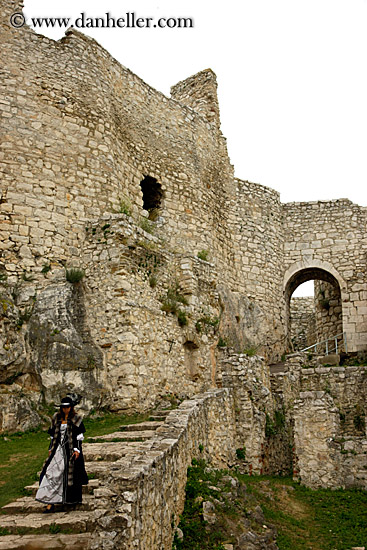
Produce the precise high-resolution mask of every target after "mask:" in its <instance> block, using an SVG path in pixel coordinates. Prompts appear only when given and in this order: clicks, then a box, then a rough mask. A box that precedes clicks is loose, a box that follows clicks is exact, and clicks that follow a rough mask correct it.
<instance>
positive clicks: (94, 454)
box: [84, 442, 126, 462]
mask: <svg viewBox="0 0 367 550" xmlns="http://www.w3.org/2000/svg"><path fill="white" fill-rule="evenodd" d="M125 454H126V450H125V449H124V443H115V442H113V443H112V442H111V443H108V444H107V442H106V443H89V444H88V446H87V447H85V449H84V459H85V460H86V461H87V462H96V461H97V462H115V461H116V460H118V459H119V458H121V457H122V456H124V455H125Z"/></svg>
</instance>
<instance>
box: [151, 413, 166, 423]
mask: <svg viewBox="0 0 367 550" xmlns="http://www.w3.org/2000/svg"><path fill="white" fill-rule="evenodd" d="M166 418H167V415H166V416H159V415H155V414H154V415H152V416H150V417H149V419H148V420H149V422H153V421H157V422H162V421H163V420H165V419H166Z"/></svg>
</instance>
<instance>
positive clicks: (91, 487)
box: [24, 479, 100, 515]
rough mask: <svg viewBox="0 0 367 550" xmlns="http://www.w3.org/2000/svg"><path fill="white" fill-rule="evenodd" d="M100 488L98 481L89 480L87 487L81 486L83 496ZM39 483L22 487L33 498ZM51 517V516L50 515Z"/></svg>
mask: <svg viewBox="0 0 367 550" xmlns="http://www.w3.org/2000/svg"><path fill="white" fill-rule="evenodd" d="M99 486H100V482H99V479H90V480H89V483H88V485H83V494H84V495H86V494H92V493H93V491H94V489H96V488H97V487H99ZM38 487H39V483H38V481H36V482H35V483H33V485H27V486H26V487H24V489H25V490H26V491H30V492H31V494H32V495H33V496H34V495H35V494H36V493H37V491H38ZM50 515H52V514H50Z"/></svg>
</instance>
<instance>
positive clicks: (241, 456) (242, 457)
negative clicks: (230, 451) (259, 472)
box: [236, 447, 246, 460]
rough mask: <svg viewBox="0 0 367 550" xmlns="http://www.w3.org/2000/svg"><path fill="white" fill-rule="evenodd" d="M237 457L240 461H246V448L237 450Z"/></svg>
mask: <svg viewBox="0 0 367 550" xmlns="http://www.w3.org/2000/svg"><path fill="white" fill-rule="evenodd" d="M236 457H237V458H238V460H246V449H245V447H241V448H240V449H236Z"/></svg>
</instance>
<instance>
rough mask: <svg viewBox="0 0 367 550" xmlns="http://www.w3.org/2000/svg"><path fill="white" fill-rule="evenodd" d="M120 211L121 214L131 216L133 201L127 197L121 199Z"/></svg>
mask: <svg viewBox="0 0 367 550" xmlns="http://www.w3.org/2000/svg"><path fill="white" fill-rule="evenodd" d="M118 212H119V214H126V216H131V202H130V201H129V200H128V199H125V198H122V199H120V202H119V209H118Z"/></svg>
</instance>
